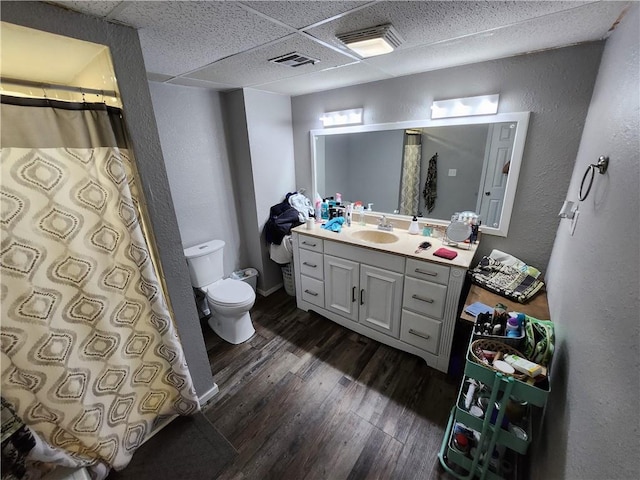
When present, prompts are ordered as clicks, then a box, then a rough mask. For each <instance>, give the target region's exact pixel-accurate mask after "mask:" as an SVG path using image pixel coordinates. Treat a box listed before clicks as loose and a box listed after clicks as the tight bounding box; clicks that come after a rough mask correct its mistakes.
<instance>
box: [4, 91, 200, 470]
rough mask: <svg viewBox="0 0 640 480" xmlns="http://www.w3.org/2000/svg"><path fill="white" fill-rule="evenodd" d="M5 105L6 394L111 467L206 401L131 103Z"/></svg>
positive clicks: (63, 446)
mask: <svg viewBox="0 0 640 480" xmlns="http://www.w3.org/2000/svg"><path fill="white" fill-rule="evenodd" d="M1 102H2V105H1V115H2V118H1V121H2V132H1V135H2V139H1V147H2V148H1V153H0V159H1V163H2V165H1V177H0V207H1V208H0V226H1V229H2V237H1V245H0V274H1V277H0V280H1V287H0V301H1V312H2V323H1V326H0V339H1V371H2V398H3V399H4V400H6V402H7V404H8V405H10V406H11V408H12V410H13V411H15V413H16V415H17V416H18V417H19V418H20V419H21V420H22V421H23V422H24V424H25V425H27V426H28V427H29V429H30V430H31V431H33V433H34V434H35V435H36V436H37V437H39V438H40V440H42V441H43V442H44V444H45V447H46V448H48V447H49V446H50V447H53V449H54V451H55V452H56V453H55V455H56V456H57V457H58V462H59V463H62V464H66V465H70V464H72V465H76V466H85V465H93V466H94V467H96V469H95V471H97V472H102V473H98V475H97V476H98V477H100V476H104V475H106V473H107V472H108V469H109V468H111V467H113V468H115V469H118V470H119V469H121V468H124V467H125V466H126V465H127V464H128V462H129V461H130V459H131V456H132V454H133V453H134V451H135V450H136V448H138V447H139V446H140V444H141V443H142V442H143V440H144V439H145V437H146V436H147V435H148V434H149V433H150V432H151V431H152V429H153V427H154V424H155V423H156V422H159V421H160V420H162V419H164V418H167V416H169V415H175V414H185V415H186V414H191V413H193V412H195V411H197V410H198V409H199V403H198V399H197V397H196V394H195V390H194V388H193V384H192V381H191V377H190V375H189V371H188V369H187V365H186V362H185V359H184V352H183V351H182V347H181V344H180V342H179V338H178V335H177V332H176V329H175V326H174V323H173V318H172V313H171V311H170V308H169V306H168V303H167V298H166V296H165V293H164V289H163V284H162V282H161V281H160V275H159V273H158V270H157V268H159V267H157V266H156V265H155V263H154V260H153V251H152V250H153V248H152V242H150V241H149V238H150V233H149V231H148V230H147V229H145V225H144V222H143V215H142V198H141V194H140V186H139V183H138V182H139V180H138V179H137V175H136V168H135V164H134V161H133V159H132V156H131V153H130V152H129V150H128V148H127V145H126V141H125V138H126V136H125V129H124V125H123V120H122V112H121V111H120V110H119V109H116V108H113V107H107V106H105V105H103V104H86V103H67V102H57V101H49V100H46V99H45V100H40V99H24V98H14V97H8V96H2V99H1Z"/></svg>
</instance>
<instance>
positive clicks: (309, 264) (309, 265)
mask: <svg viewBox="0 0 640 480" xmlns="http://www.w3.org/2000/svg"><path fill="white" fill-rule="evenodd" d="M302 264H303V265H306V266H307V267H311V268H317V267H318V265H316V264H315V263H309V262H302Z"/></svg>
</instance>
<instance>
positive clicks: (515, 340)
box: [473, 316, 525, 349]
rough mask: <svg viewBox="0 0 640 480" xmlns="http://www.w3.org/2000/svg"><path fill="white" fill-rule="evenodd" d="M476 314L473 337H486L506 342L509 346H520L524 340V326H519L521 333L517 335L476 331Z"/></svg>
mask: <svg viewBox="0 0 640 480" xmlns="http://www.w3.org/2000/svg"><path fill="white" fill-rule="evenodd" d="M478 326H479V325H478V316H476V322H475V325H474V327H473V338H486V339H487V340H494V341H496V342H502V343H506V344H507V345H509V346H510V347H513V348H516V349H518V348H520V347H521V346H522V342H523V341H524V337H525V334H524V328H523V327H522V328H520V330H521V332H522V333H521V334H520V336H519V337H505V336H504V335H486V334H483V333H478V332H477V331H476V329H477V328H478Z"/></svg>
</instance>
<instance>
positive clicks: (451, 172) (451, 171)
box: [449, 168, 458, 177]
mask: <svg viewBox="0 0 640 480" xmlns="http://www.w3.org/2000/svg"><path fill="white" fill-rule="evenodd" d="M457 174H458V170H456V169H455V168H450V169H449V176H450V177H455V176H456V175H457Z"/></svg>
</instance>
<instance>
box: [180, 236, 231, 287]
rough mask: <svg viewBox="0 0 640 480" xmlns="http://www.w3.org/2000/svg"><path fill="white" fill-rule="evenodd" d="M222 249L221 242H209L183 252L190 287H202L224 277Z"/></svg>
mask: <svg viewBox="0 0 640 480" xmlns="http://www.w3.org/2000/svg"><path fill="white" fill-rule="evenodd" d="M223 249H224V242H223V241H222V240H211V241H209V242H205V243H201V244H200V245H194V246H193V247H189V248H186V249H185V250H184V256H185V257H186V258H187V265H189V275H190V276H191V285H193V286H194V287H196V288H199V287H204V286H205V285H209V284H211V283H213V282H217V281H218V280H220V279H221V278H222V277H224V266H223Z"/></svg>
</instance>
